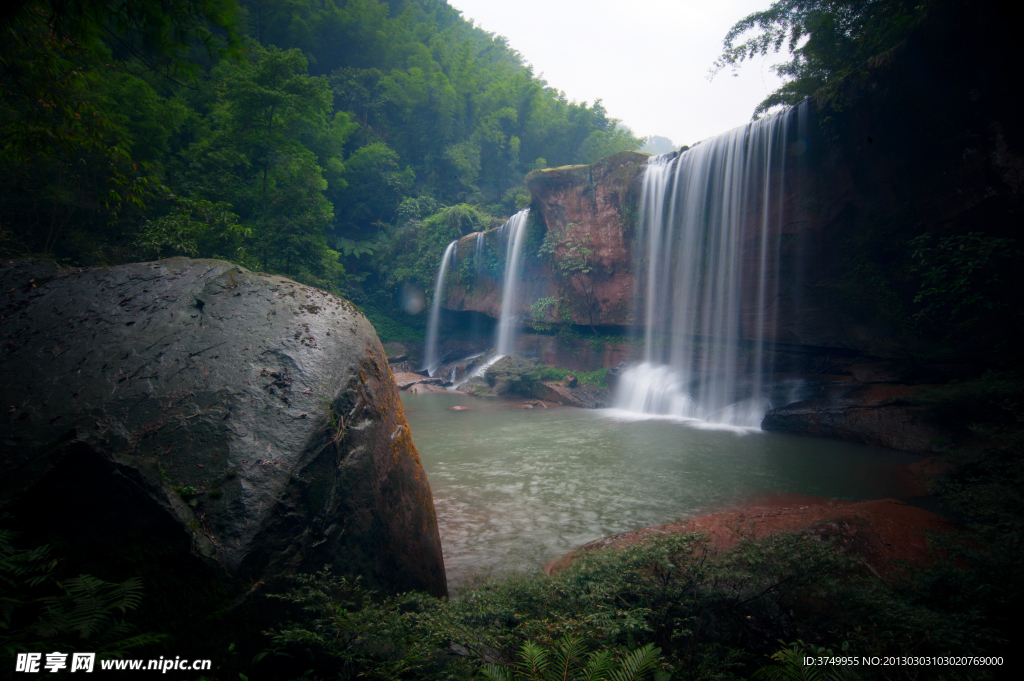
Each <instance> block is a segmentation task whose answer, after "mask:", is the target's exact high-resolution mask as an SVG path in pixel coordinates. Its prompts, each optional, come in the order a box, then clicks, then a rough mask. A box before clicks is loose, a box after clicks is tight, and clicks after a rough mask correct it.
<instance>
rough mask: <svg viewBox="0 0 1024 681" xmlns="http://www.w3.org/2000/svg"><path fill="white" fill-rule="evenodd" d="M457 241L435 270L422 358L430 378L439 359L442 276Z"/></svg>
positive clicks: (451, 244)
mask: <svg viewBox="0 0 1024 681" xmlns="http://www.w3.org/2000/svg"><path fill="white" fill-rule="evenodd" d="M458 245H459V242H458V240H457V239H456V240H455V241H453V242H451V243H450V244H448V248H446V249H444V255H443V256H441V267H440V268H439V269H438V270H437V281H436V282H435V283H434V298H433V300H431V301H430V321H429V323H428V324H427V348H426V351H425V352H424V356H423V368H424V369H426V371H427V373H428V374H430V375H431V376H433V375H434V373H435V372H436V371H437V365H438V364H440V358H439V357H438V356H437V327H438V324H439V323H440V318H441V297H442V295H443V294H444V275H445V273H446V272H447V271H448V261H449V260H454V254H455V247H456V246H458Z"/></svg>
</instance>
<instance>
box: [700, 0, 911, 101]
mask: <svg viewBox="0 0 1024 681" xmlns="http://www.w3.org/2000/svg"><path fill="white" fill-rule="evenodd" d="M923 8H924V0H776V1H775V2H774V3H772V5H771V6H770V7H769V8H768V9H766V10H762V11H760V12H754V13H753V14H750V15H748V16H746V17H744V18H743V19H741V20H740V21H738V22H736V23H735V24H734V25H733V27H732V28H731V29H729V32H728V33H727V34H726V36H725V39H724V40H723V42H722V54H721V56H720V57H719V58H718V59H717V61H715V63H714V66H713V67H712V69H711V74H712V76H713V75H715V74H717V73H719V72H720V71H722V70H724V69H732V70H735V69H736V68H738V67H739V65H740V64H742V63H743V62H744V61H746V60H748V59H751V58H753V57H755V56H758V55H761V56H766V55H767V54H768V53H769V52H779V51H780V50H782V48H783V46H785V47H786V49H787V50H788V51H789V53H790V55H792V59H790V60H789V61H787V62H783V63H781V64H777V65H775V66H773V67H772V70H774V71H775V72H776V73H777V74H778V75H780V76H782V77H783V78H784V79H786V82H785V83H783V85H782V86H781V87H780V88H779V89H778V90H776V91H775V92H773V93H771V94H770V95H768V97H766V98H765V99H764V101H762V102H761V103H760V104H758V105H757V108H756V109H755V110H754V117H755V118H756V117H758V116H760V115H761V114H763V113H765V112H766V111H768V110H769V109H771V108H773V107H775V106H780V105H792V104H796V103H797V102H799V101H801V100H802V99H804V98H805V97H808V96H810V95H812V94H814V93H815V92H816V91H817V90H818V89H819V88H821V87H822V86H823V85H825V84H827V83H830V82H832V81H834V80H836V79H838V78H841V77H843V76H844V75H846V74H848V73H850V72H851V71H852V70H854V69H856V68H859V67H861V66H863V65H864V64H865V63H866V62H867V60H868V59H869V58H871V57H873V56H875V55H877V54H879V53H881V52H884V51H885V50H888V49H890V48H892V47H893V46H894V45H896V43H898V42H899V41H900V40H902V39H903V38H904V37H906V35H907V32H908V31H909V30H910V27H911V26H912V25H913V23H914V21H916V20H917V18H918V17H919V16H920V15H921V12H922V11H923Z"/></svg>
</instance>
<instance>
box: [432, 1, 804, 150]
mask: <svg viewBox="0 0 1024 681" xmlns="http://www.w3.org/2000/svg"><path fill="white" fill-rule="evenodd" d="M771 1H772V0H631V1H629V2H623V0H449V2H450V3H451V5H453V6H454V7H456V8H457V9H459V10H461V11H462V13H463V17H465V18H467V19H473V20H474V21H475V23H476V25H477V26H479V27H481V28H483V29H484V30H486V31H490V32H493V33H497V34H498V35H503V36H505V37H506V38H508V41H509V44H510V45H511V46H512V47H513V48H514V49H516V50H518V51H519V52H520V53H521V54H522V55H523V58H524V59H525V60H526V61H527V62H529V63H531V64H533V67H534V73H535V74H536V75H539V76H542V77H543V78H544V80H546V81H547V82H548V84H549V85H551V86H552V87H556V88H558V89H559V90H562V91H564V92H565V94H566V95H567V96H568V97H569V99H574V100H576V101H579V102H583V101H586V102H588V103H593V101H594V100H595V99H602V100H604V106H605V108H606V109H607V110H608V114H609V115H610V116H612V117H614V118H619V119H621V120H622V122H623V123H624V124H626V125H627V126H629V127H630V128H632V130H633V133H634V134H636V135H638V136H641V137H644V136H647V135H662V136H664V137H669V138H671V139H672V141H673V142H675V143H676V145H683V144H693V143H694V142H697V141H699V140H702V139H706V138H708V137H711V136H713V135H717V134H718V133H721V132H725V131H726V130H729V129H730V128H735V127H736V126H739V125H743V124H744V123H746V122H748V121H749V120H750V116H751V114H752V113H753V112H754V107H755V106H756V105H757V103H758V102H760V101H761V100H762V99H764V97H765V96H766V95H767V94H768V93H769V92H771V91H772V90H774V89H775V88H777V87H778V85H779V84H780V83H781V81H780V79H779V78H778V77H777V76H776V75H775V74H774V73H772V72H771V71H770V70H769V66H771V64H773V63H776V62H778V61H784V59H785V57H788V53H787V54H780V55H771V54H769V55H768V57H767V59H762V58H760V57H757V58H756V59H754V60H753V61H749V62H747V63H745V64H744V65H743V67H742V68H741V69H740V71H739V75H738V77H733V76H732V74H731V73H729V72H728V71H723V72H721V73H719V74H718V75H717V76H716V77H715V79H714V80H713V81H711V82H708V79H707V74H708V69H709V68H710V67H711V64H712V63H713V62H714V60H715V58H716V57H717V56H718V55H719V54H720V52H721V49H722V38H723V37H724V36H725V34H726V32H727V31H728V30H729V28H730V27H731V26H732V25H733V24H734V23H736V22H737V21H738V20H739V19H742V18H743V17H745V16H747V15H748V14H750V13H751V12H755V11H758V10H762V9H766V8H767V7H768V6H769V5H770V4H771Z"/></svg>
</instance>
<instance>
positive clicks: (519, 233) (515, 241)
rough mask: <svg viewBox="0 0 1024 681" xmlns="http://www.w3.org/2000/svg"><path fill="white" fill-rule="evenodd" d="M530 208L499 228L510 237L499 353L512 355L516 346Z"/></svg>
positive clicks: (500, 319)
mask: <svg viewBox="0 0 1024 681" xmlns="http://www.w3.org/2000/svg"><path fill="white" fill-rule="evenodd" d="M529 218H530V209H529V208H524V209H523V210H521V211H519V212H518V213H516V214H515V215H513V216H512V217H510V218H509V219H508V222H506V223H505V224H504V225H502V226H501V227H499V228H498V229H499V230H500V231H502V232H504V234H505V237H506V238H507V239H508V245H507V247H506V250H505V284H504V287H503V288H502V290H501V314H500V315H499V316H498V337H497V354H499V355H511V354H514V352H515V347H516V288H517V286H518V284H519V269H520V262H521V260H522V257H523V240H524V238H525V237H526V223H527V222H528V221H529Z"/></svg>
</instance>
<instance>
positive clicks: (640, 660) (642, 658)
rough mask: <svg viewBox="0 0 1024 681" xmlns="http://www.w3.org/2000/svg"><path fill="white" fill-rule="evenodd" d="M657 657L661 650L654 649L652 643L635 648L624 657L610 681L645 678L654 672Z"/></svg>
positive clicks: (633, 680)
mask: <svg viewBox="0 0 1024 681" xmlns="http://www.w3.org/2000/svg"><path fill="white" fill-rule="evenodd" d="M659 655H661V648H655V647H654V644H653V643H648V644H647V645H645V646H644V647H643V648H637V649H636V650H634V651H633V652H631V653H630V654H629V655H627V656H626V659H625V660H623V661H622V666H621V668H620V669H617V670H615V671H613V672H612V676H611V678H612V681H639V680H640V679H643V678H645V677H646V676H647V675H648V674H649V673H650V672H653V671H654V668H655V665H657V664H658V657H659Z"/></svg>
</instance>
